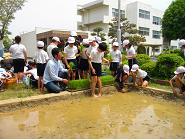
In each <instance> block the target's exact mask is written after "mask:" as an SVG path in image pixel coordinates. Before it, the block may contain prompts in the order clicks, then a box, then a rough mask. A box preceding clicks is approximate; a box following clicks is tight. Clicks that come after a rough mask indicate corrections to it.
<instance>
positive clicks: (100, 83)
mask: <svg viewBox="0 0 185 139" xmlns="http://www.w3.org/2000/svg"><path fill="white" fill-rule="evenodd" d="M97 82H98V96H102V82H101V79H100V77H97Z"/></svg>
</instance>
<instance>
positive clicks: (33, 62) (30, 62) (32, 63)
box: [28, 61, 36, 66]
mask: <svg viewBox="0 0 185 139" xmlns="http://www.w3.org/2000/svg"><path fill="white" fill-rule="evenodd" d="M28 65H30V66H35V65H36V63H35V61H28Z"/></svg>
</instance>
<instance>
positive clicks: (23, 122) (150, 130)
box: [0, 93, 185, 139]
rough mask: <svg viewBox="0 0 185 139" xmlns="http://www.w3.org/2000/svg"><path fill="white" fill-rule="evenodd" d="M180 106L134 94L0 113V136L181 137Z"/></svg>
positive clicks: (53, 138) (184, 131)
mask: <svg viewBox="0 0 185 139" xmlns="http://www.w3.org/2000/svg"><path fill="white" fill-rule="evenodd" d="M184 115H185V109H184V106H181V105H178V104H175V103H171V102H165V101H164V102H161V101H158V100H155V99H154V98H152V97H149V96H140V95H138V94H135V93H128V94H116V95H113V96H104V97H102V98H100V99H94V98H79V99H77V100H69V101H61V102H59V103H55V104H51V105H46V106H40V107H38V108H34V109H28V110H21V111H16V112H13V113H5V114H0V139H12V138H14V139H15V138H17V139H36V138H44V139H63V138H64V139H65V138H70V139H83V138H84V139H95V138H102V139H112V138H115V139H123V138H128V139H149V138H150V139H159V138H162V139H163V138H167V139H171V138H173V139H176V138H177V139H179V138H180V139H181V138H182V139H183V138H185V124H184V123H185V118H184Z"/></svg>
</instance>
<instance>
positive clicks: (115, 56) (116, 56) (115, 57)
mask: <svg viewBox="0 0 185 139" xmlns="http://www.w3.org/2000/svg"><path fill="white" fill-rule="evenodd" d="M110 55H111V56H112V62H121V61H120V60H121V58H122V55H121V51H120V50H116V51H114V50H111V51H110Z"/></svg>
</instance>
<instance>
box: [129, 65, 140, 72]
mask: <svg viewBox="0 0 185 139" xmlns="http://www.w3.org/2000/svg"><path fill="white" fill-rule="evenodd" d="M138 69H139V66H138V65H137V64H134V65H132V69H131V71H133V72H135V71H136V70H138Z"/></svg>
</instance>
